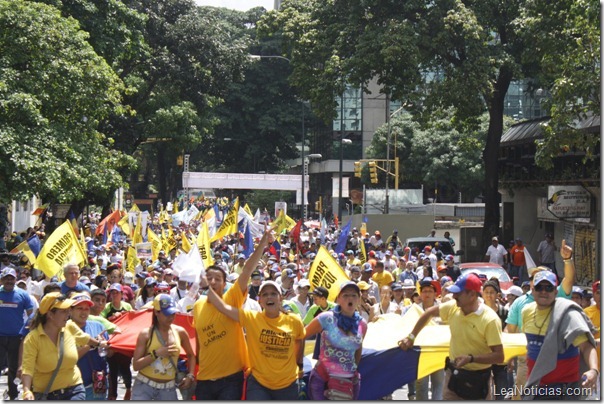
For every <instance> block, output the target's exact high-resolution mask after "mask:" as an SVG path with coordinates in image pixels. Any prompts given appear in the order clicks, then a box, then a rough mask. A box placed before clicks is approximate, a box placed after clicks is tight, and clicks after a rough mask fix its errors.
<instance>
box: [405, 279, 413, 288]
mask: <svg viewBox="0 0 604 404" xmlns="http://www.w3.org/2000/svg"><path fill="white" fill-rule="evenodd" d="M403 289H415V283H413V279H405V280H404V281H403Z"/></svg>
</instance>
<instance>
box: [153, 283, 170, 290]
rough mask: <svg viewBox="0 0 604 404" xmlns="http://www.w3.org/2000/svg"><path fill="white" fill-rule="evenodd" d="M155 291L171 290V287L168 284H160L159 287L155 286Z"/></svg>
mask: <svg viewBox="0 0 604 404" xmlns="http://www.w3.org/2000/svg"><path fill="white" fill-rule="evenodd" d="M155 290H166V291H168V290H170V285H169V284H168V282H159V283H158V284H157V285H155Z"/></svg>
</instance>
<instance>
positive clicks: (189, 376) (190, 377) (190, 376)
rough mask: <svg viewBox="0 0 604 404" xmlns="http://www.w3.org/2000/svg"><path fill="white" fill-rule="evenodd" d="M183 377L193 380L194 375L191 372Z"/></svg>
mask: <svg viewBox="0 0 604 404" xmlns="http://www.w3.org/2000/svg"><path fill="white" fill-rule="evenodd" d="M185 377H188V378H189V379H191V380H195V375H194V374H193V373H187V375H186V376H185Z"/></svg>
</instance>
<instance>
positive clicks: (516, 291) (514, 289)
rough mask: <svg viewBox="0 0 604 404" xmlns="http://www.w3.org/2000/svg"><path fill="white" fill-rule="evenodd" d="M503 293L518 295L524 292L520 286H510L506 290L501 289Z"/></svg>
mask: <svg viewBox="0 0 604 404" xmlns="http://www.w3.org/2000/svg"><path fill="white" fill-rule="evenodd" d="M503 294H504V295H510V294H512V295H514V296H516V297H520V296H522V295H523V294H524V292H523V291H522V288H521V287H520V286H516V285H514V286H511V287H510V288H509V289H508V290H504V291H503Z"/></svg>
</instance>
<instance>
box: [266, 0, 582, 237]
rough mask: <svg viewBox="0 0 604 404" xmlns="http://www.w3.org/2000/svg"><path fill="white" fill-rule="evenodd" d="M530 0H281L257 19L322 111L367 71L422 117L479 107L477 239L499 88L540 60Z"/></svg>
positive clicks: (499, 124)
mask: <svg viewBox="0 0 604 404" xmlns="http://www.w3.org/2000/svg"><path fill="white" fill-rule="evenodd" d="M544 3H545V2H544ZM565 3H570V1H569V2H565ZM531 4H532V2H531V1H524V0H519V1H507V0H485V1H479V2H474V1H463V0H437V1H425V0H410V1H405V2H402V3H401V2H395V3H387V4H386V3H383V2H380V1H376V0H369V1H366V0H363V1H361V0H350V1H336V2H334V1H302V0H289V1H287V0H286V1H284V2H283V4H282V8H281V9H280V10H279V11H274V12H269V13H268V14H267V16H266V17H265V18H263V19H262V20H261V23H260V24H259V25H260V29H261V31H262V32H263V33H264V34H266V35H271V34H274V33H280V34H282V35H283V38H284V40H285V43H284V49H286V50H287V51H291V55H292V61H293V66H294V71H293V74H292V81H293V82H294V84H295V85H296V86H298V87H299V88H300V91H301V92H302V95H303V96H304V97H306V98H308V99H310V100H311V101H312V102H313V106H314V108H315V110H316V111H317V113H318V114H321V116H323V117H324V119H325V120H326V121H328V120H329V119H333V117H334V116H335V96H337V95H338V94H341V93H342V91H343V89H344V84H345V82H349V83H351V84H357V85H364V84H366V83H368V81H369V80H371V79H373V78H375V77H377V78H378V82H379V83H380V84H382V85H383V92H385V93H386V94H388V95H390V97H391V98H392V99H396V100H400V101H402V102H406V103H407V104H410V105H414V106H415V108H414V111H413V112H414V113H416V114H418V115H419V116H421V117H422V118H423V119H424V120H428V119H429V116H430V114H431V113H432V112H433V111H437V110H439V109H441V108H447V107H449V106H454V107H455V115H456V119H459V120H460V121H464V120H466V119H467V118H469V117H477V116H479V115H480V114H482V113H483V112H485V111H486V112H488V115H489V126H488V131H487V137H486V142H485V147H484V150H483V153H482V159H483V164H484V170H485V175H484V191H485V194H484V196H485V221H484V230H483V242H484V243H486V240H488V239H489V238H490V236H491V235H493V234H497V232H498V227H499V221H500V215H499V193H498V182H499V178H498V167H497V156H498V152H499V143H500V140H501V135H502V133H503V128H504V125H503V110H504V105H503V103H504V98H505V95H506V93H507V91H508V88H509V85H510V82H511V81H512V80H515V79H522V78H524V77H535V76H536V74H537V73H538V72H539V71H540V62H541V61H540V60H535V59H534V58H530V57H529V55H530V54H531V53H533V52H536V51H537V50H536V49H535V43H536V42H535V37H534V36H529V35H527V29H528V28H527V25H525V24H523V23H522V18H523V17H524V13H525V12H526V11H527V9H528V7H529V6H530V5H531ZM544 7H545V8H547V7H549V5H544ZM546 32H549V31H542V32H539V34H543V35H545V33H546ZM559 45H562V46H564V48H565V49H566V48H567V47H569V46H573V45H574V44H573V43H569V42H565V41H563V42H562V43H560V44H559Z"/></svg>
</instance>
